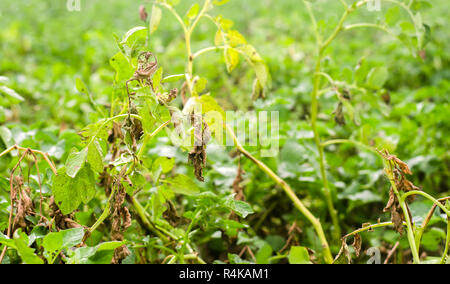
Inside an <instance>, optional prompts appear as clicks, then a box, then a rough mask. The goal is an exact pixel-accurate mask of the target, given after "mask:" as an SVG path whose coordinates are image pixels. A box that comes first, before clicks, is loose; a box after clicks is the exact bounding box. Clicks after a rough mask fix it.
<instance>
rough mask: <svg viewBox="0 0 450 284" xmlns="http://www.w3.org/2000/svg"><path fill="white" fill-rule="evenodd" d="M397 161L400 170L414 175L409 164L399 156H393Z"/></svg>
mask: <svg viewBox="0 0 450 284" xmlns="http://www.w3.org/2000/svg"><path fill="white" fill-rule="evenodd" d="M393 157H394V160H395V163H396V164H397V166H398V167H399V168H400V170H401V171H402V172H403V173H404V174H407V175H412V172H411V170H410V169H409V167H408V165H407V164H406V163H405V162H403V161H402V160H400V159H399V158H397V157H396V156H393Z"/></svg>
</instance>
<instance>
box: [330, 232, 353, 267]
mask: <svg viewBox="0 0 450 284" xmlns="http://www.w3.org/2000/svg"><path fill="white" fill-rule="evenodd" d="M344 256H345V257H346V260H347V264H351V263H352V256H351V254H350V251H349V249H348V245H347V239H346V238H344V239H342V245H341V249H340V250H339V253H338V254H337V255H336V257H335V258H334V260H333V264H342V263H345V260H344Z"/></svg>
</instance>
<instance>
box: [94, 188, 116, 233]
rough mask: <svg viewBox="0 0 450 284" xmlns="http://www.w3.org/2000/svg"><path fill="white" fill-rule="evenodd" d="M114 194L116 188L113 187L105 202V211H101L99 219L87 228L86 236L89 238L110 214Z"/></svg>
mask: <svg viewBox="0 0 450 284" xmlns="http://www.w3.org/2000/svg"><path fill="white" fill-rule="evenodd" d="M115 193H116V188H115V187H114V188H113V189H112V191H111V194H110V195H109V198H108V201H107V202H106V206H105V209H104V210H103V213H102V215H100V217H99V218H98V219H97V221H96V222H95V223H94V225H92V227H90V228H89V234H88V236H90V235H91V234H92V233H93V232H94V231H95V230H97V228H98V227H99V226H100V225H101V224H102V223H103V221H105V220H106V218H108V216H109V214H111V200H112V198H113V196H114V194H115Z"/></svg>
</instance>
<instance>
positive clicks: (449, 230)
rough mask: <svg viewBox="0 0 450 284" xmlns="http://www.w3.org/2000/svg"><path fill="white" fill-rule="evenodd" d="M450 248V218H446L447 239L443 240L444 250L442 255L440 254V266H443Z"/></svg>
mask: <svg viewBox="0 0 450 284" xmlns="http://www.w3.org/2000/svg"><path fill="white" fill-rule="evenodd" d="M449 246H450V217H447V238H446V239H445V249H444V253H443V254H442V258H441V262H440V263H441V264H445V262H446V260H447V254H448V250H449Z"/></svg>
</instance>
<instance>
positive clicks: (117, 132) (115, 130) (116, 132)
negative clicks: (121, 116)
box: [108, 122, 124, 144]
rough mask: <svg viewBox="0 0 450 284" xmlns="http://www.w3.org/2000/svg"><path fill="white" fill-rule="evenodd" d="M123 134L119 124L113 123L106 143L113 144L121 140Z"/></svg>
mask: <svg viewBox="0 0 450 284" xmlns="http://www.w3.org/2000/svg"><path fill="white" fill-rule="evenodd" d="M123 138H124V137H123V133H122V129H121V126H120V124H119V123H117V122H113V127H112V128H111V129H110V130H109V132H108V142H109V143H110V144H113V143H114V142H116V140H117V139H120V140H123Z"/></svg>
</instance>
